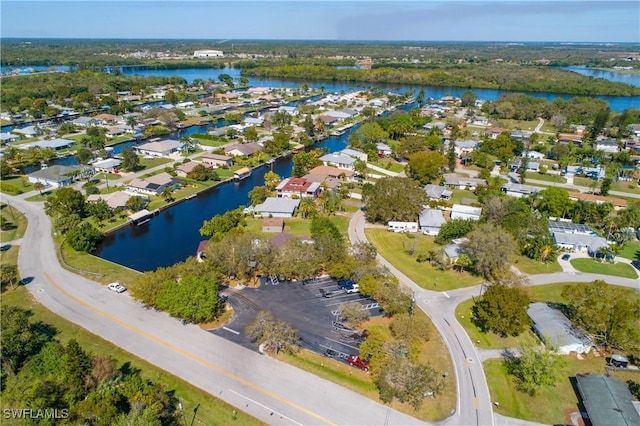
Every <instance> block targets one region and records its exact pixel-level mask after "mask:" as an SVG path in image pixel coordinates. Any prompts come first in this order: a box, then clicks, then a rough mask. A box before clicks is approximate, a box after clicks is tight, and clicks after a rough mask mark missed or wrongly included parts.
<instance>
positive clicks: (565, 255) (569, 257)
mask: <svg viewBox="0 0 640 426" xmlns="http://www.w3.org/2000/svg"><path fill="white" fill-rule="evenodd" d="M569 259H571V255H570V254H569V253H565V254H563V255H562V260H569Z"/></svg>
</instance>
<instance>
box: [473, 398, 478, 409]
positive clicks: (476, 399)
mask: <svg viewBox="0 0 640 426" xmlns="http://www.w3.org/2000/svg"><path fill="white" fill-rule="evenodd" d="M473 408H475V409H476V410H477V409H478V398H473Z"/></svg>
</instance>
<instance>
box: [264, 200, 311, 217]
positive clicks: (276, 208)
mask: <svg viewBox="0 0 640 426" xmlns="http://www.w3.org/2000/svg"><path fill="white" fill-rule="evenodd" d="M299 204H300V200H290V199H288V198H277V197H268V198H267V199H266V200H264V203H262V204H258V205H257V206H255V208H254V209H253V211H254V212H255V213H256V214H257V215H259V216H262V217H293V214H294V213H295V211H296V209H297V208H298V205H299Z"/></svg>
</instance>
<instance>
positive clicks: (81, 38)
mask: <svg viewBox="0 0 640 426" xmlns="http://www.w3.org/2000/svg"><path fill="white" fill-rule="evenodd" d="M2 40H5V41H14V40H25V41H30V40H89V41H140V42H145V41H181V42H185V41H190V42H212V43H215V44H228V43H233V42H314V43H316V42H318V43H389V44H400V43H464V44H488V43H492V44H571V45H575V44H581V45H618V44H625V45H639V46H640V41H552V40H548V41H544V40H543V41H535V40H529V41H522V40H384V39H379V40H364V39H361V40H358V39H301V38H299V39H293V38H292V39H284V38H281V39H275V38H245V39H242V38H227V39H220V38H176V37H173V38H158V37H149V38H142V37H2Z"/></svg>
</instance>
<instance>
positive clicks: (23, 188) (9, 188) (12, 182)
mask: <svg viewBox="0 0 640 426" xmlns="http://www.w3.org/2000/svg"><path fill="white" fill-rule="evenodd" d="M0 184H1V186H0V190H2V192H4V193H5V194H9V195H17V194H22V193H24V192H29V191H33V184H32V183H31V182H29V180H28V179H27V177H26V176H8V177H5V178H2V181H1V182H0Z"/></svg>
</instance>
